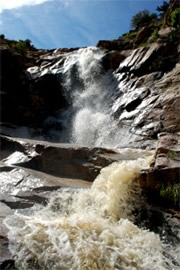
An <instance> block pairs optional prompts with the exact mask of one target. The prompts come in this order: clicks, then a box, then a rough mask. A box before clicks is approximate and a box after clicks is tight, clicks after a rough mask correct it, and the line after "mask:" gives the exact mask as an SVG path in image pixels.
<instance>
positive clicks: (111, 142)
mask: <svg viewBox="0 0 180 270" xmlns="http://www.w3.org/2000/svg"><path fill="white" fill-rule="evenodd" d="M103 57H104V52H103V51H102V50H100V49H98V48H95V47H89V48H85V49H79V50H78V51H75V52H73V53H71V54H70V55H69V56H68V57H66V59H65V61H64V64H63V67H62V68H61V70H60V73H59V77H60V80H61V82H63V88H64V93H65V95H66V98H67V100H68V101H69V102H70V104H71V105H70V107H69V108H68V110H66V111H64V112H63V113H62V112H61V113H60V116H59V117H60V118H59V120H58V121H60V122H61V123H62V126H63V130H64V131H63V133H61V134H60V135H59V140H60V141H62V142H64V141H67V140H68V142H71V143H75V144H78V145H86V146H109V147H112V146H113V147H114V146H117V145H118V143H119V131H118V125H117V123H116V121H115V119H113V117H112V116H111V115H110V104H111V100H110V98H109V97H110V94H111V93H112V92H113V89H116V88H117V81H116V79H115V77H114V76H113V74H112V72H111V71H110V72H105V71H104V70H103V67H102V65H101V61H102V59H103Z"/></svg>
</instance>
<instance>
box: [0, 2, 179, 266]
mask: <svg viewBox="0 0 180 270" xmlns="http://www.w3.org/2000/svg"><path fill="white" fill-rule="evenodd" d="M176 8H177V1H171V4H170V9H169V10H168V12H167V13H166V15H165V18H164V21H163V24H162V25H161V26H159V25H158V26H155V28H154V26H153V27H152V26H147V25H146V26H143V27H142V28H141V29H137V30H136V33H134V31H132V32H130V33H128V35H124V36H123V37H121V38H120V39H118V40H114V41H99V43H98V44H97V46H96V47H95V48H84V49H78V48H74V49H56V50H49V51H48V50H36V49H34V48H33V49H32V48H29V49H28V50H27V51H23V52H22V51H19V50H16V49H15V47H14V43H13V46H12V45H11V46H10V45H9V44H8V43H7V40H5V39H4V38H2V37H1V45H0V53H1V92H0V94H1V99H0V101H1V136H0V143H1V155H0V162H1V163H0V169H1V172H0V219H1V220H4V218H5V217H6V216H7V215H10V214H13V213H14V211H15V210H16V209H18V210H20V211H21V210H22V211H23V209H25V211H26V210H27V209H31V208H32V207H33V206H37V207H41V206H42V205H46V204H47V201H48V199H49V198H50V196H52V192H55V191H57V190H60V189H61V188H63V187H71V188H77V187H78V188H88V187H90V185H91V182H92V181H93V180H94V179H95V177H96V176H97V175H98V174H99V172H100V170H101V169H102V168H104V167H105V166H107V165H109V164H111V163H113V162H114V161H122V160H135V159H137V158H139V157H142V156H143V157H144V156H149V155H151V154H154V159H153V161H152V163H151V166H150V169H148V170H146V171H143V172H142V173H141V176H140V177H139V178H138V179H136V181H138V183H139V184H140V186H141V188H142V190H143V192H144V195H145V197H146V198H147V200H148V201H149V202H150V204H152V205H156V206H157V205H158V207H159V206H160V207H162V206H163V207H165V208H168V209H169V208H174V209H176V210H179V194H180V185H179V174H180V171H179V167H180V166H179V153H180V149H179V144H180V142H179V132H180V113H179V108H180V87H179V82H180V81H179V78H180V63H179V53H180V46H179V26H176V27H172V25H171V22H170V21H171V16H170V14H171V12H172V11H173V10H174V9H176ZM132 33H133V34H132ZM153 33H156V35H155V34H153ZM132 37H133V38H132ZM89 100H90V101H89ZM84 108H85V109H84ZM84 115H85V117H84ZM76 116H78V117H76ZM74 123H75V124H76V125H75V124H74ZM111 128H112V130H111ZM74 133H76V134H75V135H76V136H75V135H74ZM81 133H84V135H83V136H82V134H81ZM54 134H55V135H54ZM57 134H58V135H57ZM73 136H74V137H73ZM15 137H20V138H15ZM27 137H28V138H30V139H31V140H30V139H27ZM40 139H43V140H45V141H40ZM47 140H49V141H51V142H47ZM52 141H53V142H52ZM59 142H61V143H68V144H60V143H59ZM84 142H85V143H84ZM72 143H73V144H72ZM122 148H123V149H122ZM168 211H170V210H168ZM151 214H152V213H151ZM171 214H172V211H171ZM173 215H175V216H176V218H178V215H179V214H178V212H176V211H173ZM158 217H159V214H158ZM174 218H175V217H174ZM153 221H155V220H154V219H153ZM160 223H161V221H160V220H158V221H157V223H156V222H155V224H156V225H157V227H158V225H159V226H160ZM161 225H162V224H161ZM154 226H155V225H154ZM0 239H1V240H2V241H1V243H0V250H1V252H2V255H1V256H0V268H1V269H7V268H6V267H7V266H8V265H13V263H14V261H13V260H12V256H11V254H10V253H9V252H8V248H7V247H8V240H7V231H6V228H5V226H4V225H2V226H0Z"/></svg>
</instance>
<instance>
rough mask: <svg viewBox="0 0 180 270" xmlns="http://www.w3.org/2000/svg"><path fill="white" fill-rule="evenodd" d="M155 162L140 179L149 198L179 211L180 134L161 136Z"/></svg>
mask: <svg viewBox="0 0 180 270" xmlns="http://www.w3.org/2000/svg"><path fill="white" fill-rule="evenodd" d="M160 135H161V136H160V138H159V143H158V146H157V149H156V153H155V157H154V161H153V162H152V164H151V168H150V170H149V171H148V172H145V173H144V174H142V176H141V178H140V184H141V186H142V187H143V188H144V189H146V190H147V191H148V197H149V198H150V199H151V200H152V201H154V200H156V203H159V204H160V203H163V205H165V206H166V207H175V208H177V209H179V203H180V201H179V198H180V197H179V196H180V183H179V179H180V134H179V133H177V134H165V133H164V134H160Z"/></svg>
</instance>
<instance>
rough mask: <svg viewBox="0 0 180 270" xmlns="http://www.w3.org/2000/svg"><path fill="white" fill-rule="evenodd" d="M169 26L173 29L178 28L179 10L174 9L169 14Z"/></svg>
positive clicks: (179, 20)
mask: <svg viewBox="0 0 180 270" xmlns="http://www.w3.org/2000/svg"><path fill="white" fill-rule="evenodd" d="M171 25H172V26H173V27H178V26H180V8H176V9H175V10H174V11H173V12H172V13H171Z"/></svg>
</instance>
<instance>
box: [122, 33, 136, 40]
mask: <svg viewBox="0 0 180 270" xmlns="http://www.w3.org/2000/svg"><path fill="white" fill-rule="evenodd" d="M136 35H137V32H136V31H129V32H127V33H125V34H123V35H122V36H121V37H119V39H123V40H126V41H130V40H133V39H134V38H135V37H136Z"/></svg>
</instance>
